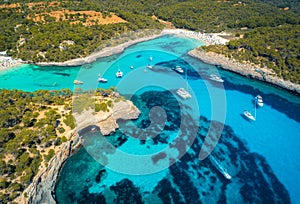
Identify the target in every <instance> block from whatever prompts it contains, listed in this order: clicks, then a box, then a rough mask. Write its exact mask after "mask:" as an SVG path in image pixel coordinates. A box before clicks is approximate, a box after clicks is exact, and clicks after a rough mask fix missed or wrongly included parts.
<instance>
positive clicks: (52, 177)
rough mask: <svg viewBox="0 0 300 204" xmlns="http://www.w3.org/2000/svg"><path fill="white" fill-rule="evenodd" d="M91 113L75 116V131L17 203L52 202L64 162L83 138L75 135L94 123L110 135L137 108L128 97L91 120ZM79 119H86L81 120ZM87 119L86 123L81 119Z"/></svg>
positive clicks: (134, 115) (78, 146) (89, 129)
mask: <svg viewBox="0 0 300 204" xmlns="http://www.w3.org/2000/svg"><path fill="white" fill-rule="evenodd" d="M90 114H92V115H94V114H93V112H92V111H86V112H83V113H82V114H80V117H76V116H75V119H76V124H77V128H76V129H77V130H78V131H76V130H73V131H72V132H71V139H70V140H69V141H68V142H65V143H63V144H62V145H61V148H60V150H59V152H57V153H56V154H55V156H54V157H53V158H52V159H51V160H50V161H49V163H48V166H47V167H44V168H42V169H40V171H39V173H38V174H37V175H36V176H35V177H34V179H33V181H32V183H31V184H30V185H29V186H28V187H27V188H26V189H25V190H24V192H23V193H22V195H21V196H19V197H18V198H17V199H16V200H15V202H17V203H30V204H39V203H48V204H55V203H56V200H55V186H56V183H57V180H58V179H59V173H60V170H61V169H62V167H63V165H64V163H65V161H66V160H67V159H68V158H69V157H70V156H71V155H72V153H74V152H76V151H77V150H78V149H79V148H80V147H81V146H82V144H83V139H82V138H81V136H80V135H79V134H78V132H80V131H81V130H83V129H84V131H93V128H92V127H93V126H98V127H99V128H100V132H101V133H102V134H103V135H109V134H110V133H111V132H114V131H115V130H116V129H117V128H118V124H117V120H119V119H123V120H130V119H136V118H137V117H138V116H139V114H140V111H139V109H138V108H137V107H136V106H135V105H134V104H133V103H132V102H131V101H129V100H126V101H120V102H117V103H115V104H114V107H113V108H112V109H111V110H110V111H109V112H105V113H103V112H101V113H99V114H96V115H94V116H93V117H92V118H93V119H92V120H86V119H89V118H91V117H90ZM81 119H85V120H82V121H81ZM83 121H87V122H83Z"/></svg>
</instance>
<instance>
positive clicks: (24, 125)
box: [0, 89, 72, 203]
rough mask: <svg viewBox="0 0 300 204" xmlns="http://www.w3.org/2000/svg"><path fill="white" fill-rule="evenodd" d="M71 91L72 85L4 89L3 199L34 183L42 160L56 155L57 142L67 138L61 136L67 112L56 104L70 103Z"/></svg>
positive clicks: (0, 128) (0, 125)
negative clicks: (29, 89)
mask: <svg viewBox="0 0 300 204" xmlns="http://www.w3.org/2000/svg"><path fill="white" fill-rule="evenodd" d="M71 94H72V92H71V91H70V90H68V89H63V90H60V91H51V92H50V91H36V92H32V93H31V92H23V91H19V90H0V99H1V100H0V109H1V111H0V114H1V116H0V190H1V189H2V190H4V192H5V193H1V194H0V197H1V201H2V202H4V203H7V202H10V201H12V200H13V199H14V198H16V197H17V196H18V195H19V194H20V193H21V192H22V191H23V189H25V188H26V187H27V186H28V185H29V184H30V183H31V181H32V179H33V177H34V176H35V175H36V174H37V172H38V170H39V167H40V166H41V164H42V162H47V161H49V160H50V159H51V158H52V157H53V155H54V153H55V151H54V149H53V148H54V145H55V144H59V143H60V144H61V143H62V142H64V141H67V139H66V137H64V136H63V137H59V130H58V129H59V128H61V127H62V126H61V125H62V123H61V122H62V120H63V119H64V116H63V115H62V114H61V112H59V111H58V109H56V108H55V107H58V106H62V107H63V105H64V103H70V102H71ZM62 101H64V103H62ZM51 147H52V148H51ZM47 148H51V149H50V150H49V152H48V154H46V155H45V154H44V153H43V149H47Z"/></svg>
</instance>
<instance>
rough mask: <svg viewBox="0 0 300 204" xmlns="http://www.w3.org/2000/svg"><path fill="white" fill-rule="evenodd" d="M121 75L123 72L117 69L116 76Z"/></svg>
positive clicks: (119, 76)
mask: <svg viewBox="0 0 300 204" xmlns="http://www.w3.org/2000/svg"><path fill="white" fill-rule="evenodd" d="M122 76H123V72H121V70H118V71H117V73H116V77H118V78H121V77H122Z"/></svg>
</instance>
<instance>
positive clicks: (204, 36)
mask: <svg viewBox="0 0 300 204" xmlns="http://www.w3.org/2000/svg"><path fill="white" fill-rule="evenodd" d="M164 35H176V36H179V37H187V38H193V39H196V40H199V41H201V42H203V43H204V44H205V45H225V44H226V43H227V42H229V40H228V39H225V38H223V37H222V36H226V35H228V34H226V33H201V32H195V31H189V30H185V29H164V30H162V31H160V30H143V31H138V32H128V33H127V34H125V35H123V36H120V37H118V38H116V39H112V40H109V41H106V42H104V43H103V45H102V46H100V47H99V48H98V49H96V50H95V52H93V53H92V54H91V55H89V56H87V57H84V58H77V59H72V60H68V61H65V62H39V63H36V65H39V66H80V65H84V64H88V63H92V62H94V61H96V60H97V59H98V58H102V57H107V56H111V55H114V54H118V53H121V52H123V51H124V50H125V49H126V48H128V47H130V46H132V45H134V44H137V43H140V42H144V41H148V40H152V39H155V38H158V37H161V36H164ZM189 55H190V56H193V57H195V58H198V59H200V60H201V61H203V62H205V63H208V64H213V65H220V66H221V67H222V68H223V69H226V70H229V71H232V72H235V73H238V74H240V75H243V76H246V77H249V78H254V79H257V80H260V81H264V82H267V83H270V84H272V85H275V86H278V87H281V88H284V89H286V90H289V91H291V92H294V93H297V94H300V85H299V84H294V83H292V82H290V81H284V80H283V79H281V78H279V77H277V76H276V75H274V74H273V73H272V71H271V70H270V69H267V68H264V69H262V68H260V67H254V66H253V65H250V64H244V63H239V62H236V61H234V60H232V59H228V58H226V57H225V56H223V55H218V54H216V53H211V52H210V53H206V52H203V51H199V50H197V49H194V50H192V51H190V52H189ZM0 57H2V58H3V59H4V60H5V63H6V64H5V65H6V66H3V67H0V70H1V69H2V70H3V69H7V68H10V67H13V66H16V65H19V64H22V63H25V62H23V61H22V60H15V59H12V58H10V57H3V56H0ZM2 58H0V62H3V60H2V61H1V59H2ZM2 64H3V63H2ZM0 65H1V63H0ZM3 65H4V64H3Z"/></svg>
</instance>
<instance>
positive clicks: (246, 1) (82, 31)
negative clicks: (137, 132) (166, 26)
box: [0, 0, 300, 126]
mask: <svg viewBox="0 0 300 204" xmlns="http://www.w3.org/2000/svg"><path fill="white" fill-rule="evenodd" d="M15 2H23V3H20V4H19V5H18V6H17V7H8V6H6V7H5V8H4V7H3V8H0V18H1V19H2V20H1V22H0V29H1V32H0V42H5V43H0V50H8V53H9V54H10V55H12V56H13V57H17V58H22V59H23V60H29V61H32V62H39V61H65V60H69V59H73V58H79V57H84V56H87V55H89V54H91V53H92V52H93V51H95V50H99V49H102V48H103V47H107V46H110V45H114V44H118V43H122V41H119V40H118V36H119V35H120V34H122V33H124V32H125V31H126V32H128V31H135V30H138V29H145V28H146V29H150V28H162V25H161V24H160V23H159V22H158V20H156V18H155V17H158V18H159V19H162V20H165V21H169V22H171V23H173V25H174V26H175V27H177V28H186V29H190V30H196V31H201V32H220V31H229V32H231V33H233V35H236V36H240V34H241V36H242V35H244V39H240V40H234V41H231V43H230V45H228V46H227V47H225V46H224V47H220V50H218V49H217V47H214V48H213V47H209V48H206V49H209V50H215V51H217V52H222V53H223V54H226V55H228V56H231V57H234V58H235V59H237V60H240V61H250V62H252V63H256V64H261V66H267V67H268V68H271V69H273V70H274V71H275V73H277V75H278V76H281V77H283V78H284V79H290V80H291V81H293V82H296V83H298V82H299V70H298V69H299V53H298V52H297V49H298V50H299V46H297V45H299V40H298V38H299V32H296V30H297V29H298V28H299V24H300V16H299V15H300V13H299V11H300V3H299V1H295V0H288V1H284V0H274V1H273V0H243V1H240V0H231V1H223V0H221V1H215V0H185V1H182V0H170V1H161V0H152V1H144V0H126V1H119V0H102V1H101V2H97V1H91V0H83V1H57V2H54V3H52V4H51V5H50V3H49V2H47V1H42V2H44V4H35V5H33V6H31V7H30V6H28V5H27V4H26V2H27V1H25V2H24V1H21V0H15V1H13V2H10V3H6V5H10V4H11V3H15ZM28 2H29V1H28ZM30 2H32V1H30ZM33 2H41V1H40V0H35V1H33ZM63 9H65V10H68V11H70V12H78V13H68V12H66V11H65V12H63ZM82 11H88V12H89V11H93V12H95V11H96V12H101V13H102V16H103V18H104V19H105V18H109V17H111V16H112V15H114V14H115V15H116V16H118V17H120V18H122V19H123V20H125V21H119V22H115V23H113V24H103V25H100V24H98V22H99V21H97V20H92V21H90V24H86V23H87V22H89V19H88V18H89V16H88V14H86V13H84V14H80V12H82ZM53 12H62V13H63V14H64V15H63V16H60V19H59V20H58V19H56V18H55V17H53ZM37 15H38V16H40V18H43V20H41V19H40V20H36V16H37ZM51 15H52V16H51ZM153 16H155V17H153ZM241 29H242V30H241ZM284 29H286V31H287V32H286V33H285V32H284V31H283V30H284ZM293 35H294V36H293ZM132 37H133V35H129V36H128V38H126V39H131V38H132ZM135 37H137V36H135ZM112 38H116V39H117V40H116V41H114V42H109V43H108V42H107V41H106V40H108V39H112ZM68 43H69V44H68ZM270 47H271V49H269V48H270ZM241 50H243V52H240V51H241ZM290 75H291V76H290ZM99 106H100V105H96V110H98V109H100V107H99ZM101 106H103V107H102V109H105V107H104V105H101ZM83 108H84V107H83ZM85 108H86V107H85ZM29 114H30V113H27V115H29ZM0 115H1V112H0ZM12 120H13V119H12ZM22 122H23V123H24V124H25V125H27V126H30V125H31V121H29V120H28V117H27V118H26V117H24V119H23V121H22Z"/></svg>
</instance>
